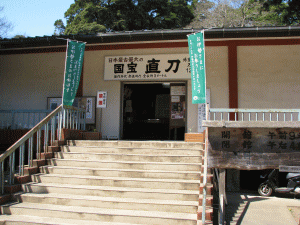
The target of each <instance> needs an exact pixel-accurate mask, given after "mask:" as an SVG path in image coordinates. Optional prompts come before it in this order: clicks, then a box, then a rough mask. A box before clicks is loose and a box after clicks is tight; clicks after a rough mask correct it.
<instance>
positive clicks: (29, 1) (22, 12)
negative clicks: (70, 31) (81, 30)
mask: <svg viewBox="0 0 300 225" xmlns="http://www.w3.org/2000/svg"><path fill="white" fill-rule="evenodd" d="M74 2H75V1H74V0H1V1H0V6H2V7H4V9H3V11H2V12H0V18H2V17H5V19H6V21H8V22H11V23H12V24H13V26H14V27H13V29H12V31H10V32H9V33H8V34H7V35H6V36H5V37H6V38H13V37H14V36H15V35H24V36H26V37H36V36H44V35H46V36H51V35H53V33H54V22H55V21H56V20H57V19H62V20H63V21H64V24H65V25H66V20H65V19H64V13H65V12H66V11H67V10H68V9H69V8H70V5H71V4H72V3H74Z"/></svg>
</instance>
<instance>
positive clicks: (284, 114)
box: [209, 108, 300, 121]
mask: <svg viewBox="0 0 300 225" xmlns="http://www.w3.org/2000/svg"><path fill="white" fill-rule="evenodd" d="M209 112H210V119H211V120H212V121H216V120H221V121H230V120H231V121H300V109H243V108H238V109H226V108H211V109H210V110H209Z"/></svg>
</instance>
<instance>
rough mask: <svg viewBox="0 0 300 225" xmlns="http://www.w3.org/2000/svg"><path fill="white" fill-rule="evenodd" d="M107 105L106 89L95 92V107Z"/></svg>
mask: <svg viewBox="0 0 300 225" xmlns="http://www.w3.org/2000/svg"><path fill="white" fill-rule="evenodd" d="M106 105H107V91H98V92H97V108H106Z"/></svg>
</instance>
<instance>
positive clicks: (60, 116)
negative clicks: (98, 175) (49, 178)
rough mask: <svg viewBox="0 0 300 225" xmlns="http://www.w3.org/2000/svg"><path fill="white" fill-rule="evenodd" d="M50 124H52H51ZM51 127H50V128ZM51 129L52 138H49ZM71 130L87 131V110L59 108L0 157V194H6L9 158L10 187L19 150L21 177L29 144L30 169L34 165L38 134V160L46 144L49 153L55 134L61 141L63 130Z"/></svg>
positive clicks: (70, 107) (69, 107) (45, 149)
mask: <svg viewBox="0 0 300 225" xmlns="http://www.w3.org/2000/svg"><path fill="white" fill-rule="evenodd" d="M49 123H50V124H49ZM49 125H50V126H49ZM43 127H45V132H44V140H43V141H44V143H42V140H41V130H42V128H43ZM49 127H50V131H51V133H50V137H49ZM62 128H71V129H82V130H85V110H84V109H78V108H75V107H72V106H64V107H63V106H62V105H60V106H59V107H57V108H56V109H55V110H54V111H53V112H51V113H50V114H49V115H48V116H47V117H45V118H44V119H43V120H42V121H41V122H39V123H38V124H37V125H36V126H34V127H33V128H32V129H31V130H30V131H28V132H27V133H26V134H25V135H24V136H23V137H22V138H20V139H19V140H18V141H17V142H16V143H15V144H13V145H12V146H11V147H9V148H8V149H7V150H6V151H5V152H4V153H3V154H2V155H0V192H1V193H2V194H4V182H5V179H4V172H5V168H4V161H5V159H7V158H8V157H9V163H8V167H9V170H8V171H9V178H8V183H9V184H10V185H12V184H14V175H15V158H16V157H15V153H16V150H17V149H18V148H19V149H20V150H19V175H20V176H23V175H24V167H25V150H26V145H25V144H26V143H25V142H27V151H28V167H32V165H33V158H34V157H33V147H34V146H33V145H34V135H35V134H36V153H37V155H36V158H37V159H40V158H41V153H42V146H41V145H42V144H44V149H43V150H44V152H47V147H48V143H49V141H51V144H52V143H53V141H54V139H55V133H56V132H57V138H58V139H59V140H60V139H61V135H62V132H61V129H62Z"/></svg>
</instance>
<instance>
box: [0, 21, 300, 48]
mask: <svg viewBox="0 0 300 225" xmlns="http://www.w3.org/2000/svg"><path fill="white" fill-rule="evenodd" d="M201 30H202V29H199V28H198V29H172V30H139V31H122V32H107V33H97V34H76V35H60V36H55V35H53V36H43V37H26V38H11V39H7V38H4V39H1V40H0V50H1V49H13V48H32V47H47V46H48V47H54V46H63V45H65V44H66V42H65V40H63V39H72V40H78V41H84V42H87V44H99V43H120V42H139V41H161V40H187V35H188V34H191V33H195V32H199V31H201ZM288 36H294V37H295V36H300V26H288V27H245V28H212V29H205V38H206V39H211V38H216V39H219V38H249V37H288Z"/></svg>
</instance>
